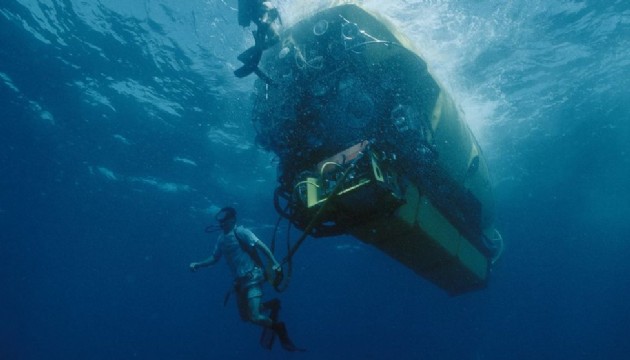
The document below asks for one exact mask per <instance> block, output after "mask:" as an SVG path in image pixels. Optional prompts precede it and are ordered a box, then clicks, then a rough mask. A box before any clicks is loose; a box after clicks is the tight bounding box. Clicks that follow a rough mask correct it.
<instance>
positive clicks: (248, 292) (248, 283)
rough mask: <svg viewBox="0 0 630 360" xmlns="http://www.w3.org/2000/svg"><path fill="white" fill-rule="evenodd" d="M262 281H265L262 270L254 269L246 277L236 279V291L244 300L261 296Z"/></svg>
mask: <svg viewBox="0 0 630 360" xmlns="http://www.w3.org/2000/svg"><path fill="white" fill-rule="evenodd" d="M263 281H265V275H264V274H263V271H262V269H260V268H259V267H255V268H253V269H252V271H250V272H248V273H247V275H245V276H241V277H240V278H238V279H236V291H237V292H238V294H239V296H242V297H243V298H245V299H251V298H253V297H257V296H262V287H261V284H262V282H263Z"/></svg>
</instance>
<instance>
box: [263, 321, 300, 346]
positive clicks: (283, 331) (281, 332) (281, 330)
mask: <svg viewBox="0 0 630 360" xmlns="http://www.w3.org/2000/svg"><path fill="white" fill-rule="evenodd" d="M271 328H272V329H273V331H274V332H275V333H276V335H278V339H280V344H281V345H282V348H283V349H284V350H286V351H306V349H301V348H298V347H297V346H295V344H294V343H293V341H291V339H290V338H289V333H288V332H287V327H286V325H285V324H284V323H283V322H277V323H274V324H273V325H272V326H271Z"/></svg>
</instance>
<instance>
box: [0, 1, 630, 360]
mask: <svg viewBox="0 0 630 360" xmlns="http://www.w3.org/2000/svg"><path fill="white" fill-rule="evenodd" d="M379 3H383V2H382V1H377V0H373V1H364V2H363V4H364V5H365V6H366V7H368V8H370V9H376V10H378V11H379V12H380V13H381V14H383V15H384V16H386V17H388V18H389V19H390V20H391V21H392V22H393V23H394V24H395V25H396V26H397V27H398V28H399V29H400V31H401V32H403V33H404V34H405V35H406V36H407V37H409V38H410V39H411V40H412V42H413V43H414V44H415V45H416V46H417V48H418V49H419V50H420V51H421V53H422V54H423V55H424V56H425V58H426V60H427V63H428V64H429V66H430V67H431V68H432V71H433V72H434V74H435V75H436V77H437V78H438V80H439V81H441V82H442V83H443V84H444V86H445V88H446V89H448V90H449V91H450V92H451V94H452V95H453V96H454V97H455V99H456V100H457V102H458V103H459V104H460V106H461V110H462V112H463V113H464V114H465V116H466V118H467V120H468V122H469V124H470V125H471V128H472V130H473V132H474V133H475V134H476V136H477V138H478V139H479V141H480V143H481V146H482V147H483V149H484V152H485V155H486V157H487V158H488V161H489V166H490V169H491V171H492V176H493V179H494V182H495V184H496V189H495V192H496V198H497V199H496V200H497V201H496V208H497V209H496V210H497V211H496V212H497V217H496V224H497V226H498V228H499V229H500V230H501V232H502V234H503V237H504V239H505V244H506V249H505V253H504V255H503V257H502V258H501V260H500V261H499V263H498V264H497V266H496V267H495V269H494V272H493V274H492V279H491V281H490V284H489V286H488V288H487V289H485V290H482V291H479V292H474V293H470V294H466V295H463V296H459V297H449V296H448V295H446V294H445V293H444V292H442V291H441V290H439V289H437V288H436V287H435V286H433V285H431V284H430V283H428V282H427V281H425V280H423V279H421V278H419V277H417V276H416V275H414V274H413V273H412V272H411V271H410V270H408V269H407V268H405V267H403V266H402V265H399V264H398V263H396V262H395V261H394V260H392V259H390V258H388V257H386V256H385V255H383V254H381V253H380V252H378V251H377V250H376V249H374V248H372V247H369V246H367V245H364V244H362V243H360V242H359V241H357V240H354V239H352V238H349V237H339V238H332V239H319V240H308V241H307V242H306V243H305V245H304V246H303V247H302V249H300V252H299V253H298V254H297V255H296V258H295V269H294V274H293V279H292V282H291V285H290V287H289V289H288V290H287V291H286V292H285V293H283V294H282V295H281V296H282V299H283V310H282V316H283V318H284V319H285V320H286V322H287V324H288V327H289V330H290V332H291V334H292V336H293V338H294V340H295V342H296V343H298V345H301V346H304V347H306V348H308V352H306V353H302V354H288V353H286V352H283V351H282V350H281V349H280V348H277V349H274V350H273V351H272V352H267V351H265V350H263V349H261V348H260V347H259V346H258V335H259V329H257V328H256V327H254V326H252V325H249V324H246V323H243V322H241V321H240V320H239V319H238V315H237V311H236V308H235V306H234V303H233V302H230V303H228V305H227V306H226V307H223V304H222V303H223V296H224V294H225V291H226V290H227V289H228V288H229V286H230V279H229V273H228V270H227V267H226V266H225V264H219V265H218V266H216V267H214V268H212V269H211V270H206V271H200V272H198V273H194V274H192V273H190V272H189V271H188V268H187V266H188V264H189V262H191V261H194V260H200V259H202V258H204V257H205V256H207V254H208V253H209V251H210V249H211V247H212V239H211V238H209V237H208V236H207V235H206V234H205V233H204V232H203V229H204V227H205V226H206V225H207V224H210V223H211V215H210V214H211V213H212V212H213V211H215V210H216V208H217V207H220V206H223V205H225V204H231V205H234V206H236V207H238V208H239V210H240V214H241V219H242V223H243V224H244V225H246V226H249V227H251V228H252V229H253V230H254V231H255V232H256V233H257V234H258V235H259V236H260V237H261V238H262V239H264V240H265V241H268V240H269V239H270V237H271V234H272V230H273V225H274V223H275V220H276V215H275V213H274V210H273V205H272V191H273V189H274V187H275V178H276V170H275V164H276V163H275V162H274V158H273V156H272V155H271V154H267V153H265V152H263V151H261V150H259V149H257V148H256V146H255V144H254V136H255V132H254V129H252V127H251V122H250V120H249V113H250V105H251V103H250V101H251V98H250V91H251V89H252V86H253V78H251V77H250V78H246V79H236V78H234V77H233V76H232V71H233V70H234V69H235V68H236V67H237V66H238V65H239V64H238V62H237V61H236V55H237V54H238V53H239V52H240V51H242V50H243V49H244V48H246V47H247V46H250V45H251V35H250V34H249V32H248V30H244V29H241V28H239V27H238V25H237V23H236V11H235V7H236V1H233V0H221V1H215V0H213V1H201V0H196V1H179V0H161V1H151V0H145V1H123V0H118V1H116V0H107V1H105V0H104V1H79V0H56V1H54V0H39V1H37V0H2V2H1V4H0V44H1V46H0V99H1V102H0V228H1V229H2V235H0V239H1V240H0V342H1V343H0V359H134V358H136V359H193V358H195V359H199V358H215V359H245V358H254V357H255V358H296V359H297V358H300V359H324V358H328V359H475V360H477V359H625V358H626V357H627V354H628V353H630V343H629V342H628V338H630V326H628V323H630V306H629V305H628V301H629V300H630V276H629V275H628V274H629V273H630V262H629V261H628V260H627V259H628V256H629V255H630V242H629V239H630V225H629V222H628V220H627V219H626V218H627V217H628V214H630V189H629V185H628V183H629V179H630V145H629V144H630V102H629V100H630V90H629V89H630V3H629V2H627V1H626V0H618V1H614V0H607V1H594V0H588V1H578V0H575V1H569V0H546V1H542V0H530V1H522V0H521V1H516V0H513V1H498V0H480V1H474V2H463V1H454V0H450V1H448V0H443V1H440V0H434V1H428V0H427V1H403V0H396V1H391V2H386V3H387V4H386V5H383V4H380V5H379ZM276 4H278V5H279V8H280V10H281V11H282V13H283V17H284V18H285V23H286V24H287V25H289V24H291V23H293V22H295V21H296V20H297V19H298V18H299V16H300V15H301V14H302V13H304V12H307V11H311V10H313V9H317V8H322V7H325V5H326V4H325V2H324V1H288V0H283V1H280V2H276ZM292 236H293V238H294V239H295V238H296V237H297V236H298V233H293V234H292ZM280 252H281V253H282V249H280ZM266 291H267V294H269V295H271V294H272V290H271V289H266Z"/></svg>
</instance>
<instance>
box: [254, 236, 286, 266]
mask: <svg viewBox="0 0 630 360" xmlns="http://www.w3.org/2000/svg"><path fill="white" fill-rule="evenodd" d="M254 245H255V246H257V247H258V248H259V249H260V250H261V251H262V252H263V253H264V254H265V256H267V258H268V259H269V261H271V262H272V263H273V268H272V269H273V270H278V269H280V268H281V265H280V263H279V262H278V260H276V258H275V257H274V256H273V254H272V253H271V250H269V248H268V247H267V245H265V243H264V242H262V241H260V240H258V239H256V242H254Z"/></svg>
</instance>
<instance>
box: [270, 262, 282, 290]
mask: <svg viewBox="0 0 630 360" xmlns="http://www.w3.org/2000/svg"><path fill="white" fill-rule="evenodd" d="M271 269H272V270H273V273H274V277H273V284H272V285H273V287H275V288H277V287H278V286H280V284H281V283H282V280H283V279H284V274H283V273H282V265H280V264H278V263H276V264H275V265H274V266H273V267H272V268H271Z"/></svg>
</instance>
